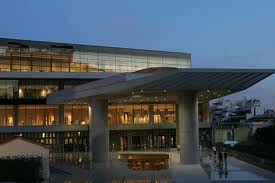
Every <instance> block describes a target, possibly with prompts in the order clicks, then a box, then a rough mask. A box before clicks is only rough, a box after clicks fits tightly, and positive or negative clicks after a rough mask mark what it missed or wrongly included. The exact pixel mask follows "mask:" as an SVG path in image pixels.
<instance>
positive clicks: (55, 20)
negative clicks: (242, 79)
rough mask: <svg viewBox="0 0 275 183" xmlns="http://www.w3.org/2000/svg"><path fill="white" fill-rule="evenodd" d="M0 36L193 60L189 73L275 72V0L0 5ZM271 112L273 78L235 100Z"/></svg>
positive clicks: (52, 0)
mask: <svg viewBox="0 0 275 183" xmlns="http://www.w3.org/2000/svg"><path fill="white" fill-rule="evenodd" d="M0 5H1V11H0V16H1V21H0V37H8V38H18V39H31V40H44V41H58V42H69V43H82V44H96V45H106V46H119V47H130V48H143V49H155V50H169V51H180V52H190V53H192V65H193V67H204V68H213V67H214V68H275V10H274V9H275V1H273V0H265V1H262V0H241V1H240V0H230V1H229V0H227V1H226V0H208V1H204V0H189V1H186V0H178V1H177V0H173V1H167V0H163V1H162V0H151V1H148V0H136V1H131V0H124V1H123V0H116V1H111V0H109V1H107V0H74V1H73V0H47V1H37V0H25V1H22V0H2V1H1V2H0ZM243 96H248V97H258V98H260V99H261V100H263V107H265V108H269V107H273V108H275V76H272V77H270V78H268V79H266V80H264V81H262V82H261V83H259V84H257V85H255V86H253V87H252V88H250V89H248V90H246V91H244V92H241V93H239V94H237V95H234V96H232V97H233V98H240V97H243Z"/></svg>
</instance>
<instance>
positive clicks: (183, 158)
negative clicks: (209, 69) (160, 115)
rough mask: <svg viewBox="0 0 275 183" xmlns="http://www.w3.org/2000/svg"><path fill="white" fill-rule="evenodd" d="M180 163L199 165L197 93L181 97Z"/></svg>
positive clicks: (188, 93)
mask: <svg viewBox="0 0 275 183" xmlns="http://www.w3.org/2000/svg"><path fill="white" fill-rule="evenodd" d="M178 126H179V138H180V163H181V164H199V163H200V161H199V127H198V97H197V92H195V91H190V92H184V93H183V94H182V95H181V96H180V97H179V125H178Z"/></svg>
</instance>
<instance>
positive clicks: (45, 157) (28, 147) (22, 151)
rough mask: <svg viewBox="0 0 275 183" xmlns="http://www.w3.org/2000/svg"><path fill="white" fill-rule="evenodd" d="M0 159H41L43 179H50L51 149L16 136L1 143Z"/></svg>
mask: <svg viewBox="0 0 275 183" xmlns="http://www.w3.org/2000/svg"><path fill="white" fill-rule="evenodd" d="M0 157H2V158H3V157H4V158H14V157H25V158H31V157H39V158H41V164H42V169H41V171H42V174H41V175H42V177H43V179H44V180H48V179H49V147H47V146H45V145H43V144H41V143H38V142H35V141H32V140H29V139H26V138H23V137H20V136H15V137H13V138H10V139H7V140H5V141H2V142H1V143H0Z"/></svg>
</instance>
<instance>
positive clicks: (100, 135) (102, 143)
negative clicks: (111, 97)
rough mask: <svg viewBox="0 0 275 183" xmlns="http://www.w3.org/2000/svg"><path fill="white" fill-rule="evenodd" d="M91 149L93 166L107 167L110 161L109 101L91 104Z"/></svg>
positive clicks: (95, 100) (96, 101)
mask: <svg viewBox="0 0 275 183" xmlns="http://www.w3.org/2000/svg"><path fill="white" fill-rule="evenodd" d="M90 107H91V108H92V115H91V116H90V132H89V133H90V134H89V137H90V149H91V152H92V156H91V157H92V161H91V163H93V164H102V165H107V164H108V161H109V124H108V100H102V99H100V100H99V99H94V100H93V101H92V103H91V106H90Z"/></svg>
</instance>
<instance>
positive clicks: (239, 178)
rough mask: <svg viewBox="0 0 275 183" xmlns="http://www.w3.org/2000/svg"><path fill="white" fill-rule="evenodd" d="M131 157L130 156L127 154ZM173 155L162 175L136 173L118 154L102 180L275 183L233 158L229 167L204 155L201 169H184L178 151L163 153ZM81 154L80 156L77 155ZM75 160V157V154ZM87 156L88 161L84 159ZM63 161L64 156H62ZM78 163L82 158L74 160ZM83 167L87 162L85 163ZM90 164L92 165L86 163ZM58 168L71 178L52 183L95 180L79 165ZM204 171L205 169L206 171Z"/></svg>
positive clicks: (60, 177)
mask: <svg viewBox="0 0 275 183" xmlns="http://www.w3.org/2000/svg"><path fill="white" fill-rule="evenodd" d="M124 153H127V152H124ZM128 153H158V152H128ZM159 153H165V154H169V155H170V168H169V169H168V170H161V171H146V172H142V171H133V170H130V169H128V167H127V163H126V162H123V161H121V160H117V158H116V157H117V155H118V154H117V153H110V155H111V163H110V167H109V168H108V169H105V171H104V172H102V176H106V177H107V175H109V176H108V177H109V178H108V180H117V181H122V182H126V181H129V180H131V182H132V183H135V182H139V183H148V182H150V181H159V182H162V183H172V182H175V183H177V182H185V183H186V182H192V183H196V182H198V183H199V182H202V183H205V182H206V183H207V182H215V183H216V182H217V183H218V182H226V183H231V182H233V183H241V182H252V183H253V182H261V183H263V182H275V174H274V173H272V172H269V171H267V170H263V169H261V168H258V167H255V166H253V165H251V164H248V163H245V162H243V161H240V160H237V159H235V158H232V157H229V158H228V162H227V163H218V161H217V160H216V161H215V159H213V158H212V159H210V158H209V156H208V153H207V152H204V153H202V154H201V161H202V163H201V166H200V165H185V166H183V165H180V164H179V154H178V152H176V151H175V150H172V151H171V152H159ZM76 154H77V153H76ZM77 155H78V156H81V155H82V157H81V158H80V159H82V161H83V160H85V161H87V157H86V158H85V156H87V154H81V153H78V154H77ZM74 156H75V154H74ZM83 156H84V157H83ZM58 157H59V158H60V154H59V156H58ZM74 159H75V160H76V161H78V160H79V158H72V160H74ZM82 163H83V162H82ZM86 164H88V162H86ZM52 165H53V166H54V167H55V168H58V169H61V170H63V171H66V172H68V173H71V174H72V175H68V174H64V175H62V174H54V173H53V174H51V175H50V176H51V180H52V181H51V182H54V181H57V180H58V182H60V183H62V182H63V183H66V182H69V181H71V183H74V182H76V183H78V182H87V183H90V182H92V181H91V180H92V179H93V176H92V175H90V171H89V167H87V166H83V167H85V168H81V166H79V163H78V162H71V163H70V162H68V161H67V162H66V163H65V162H64V163H62V162H61V161H58V163H54V164H52ZM202 167H203V168H202Z"/></svg>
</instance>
